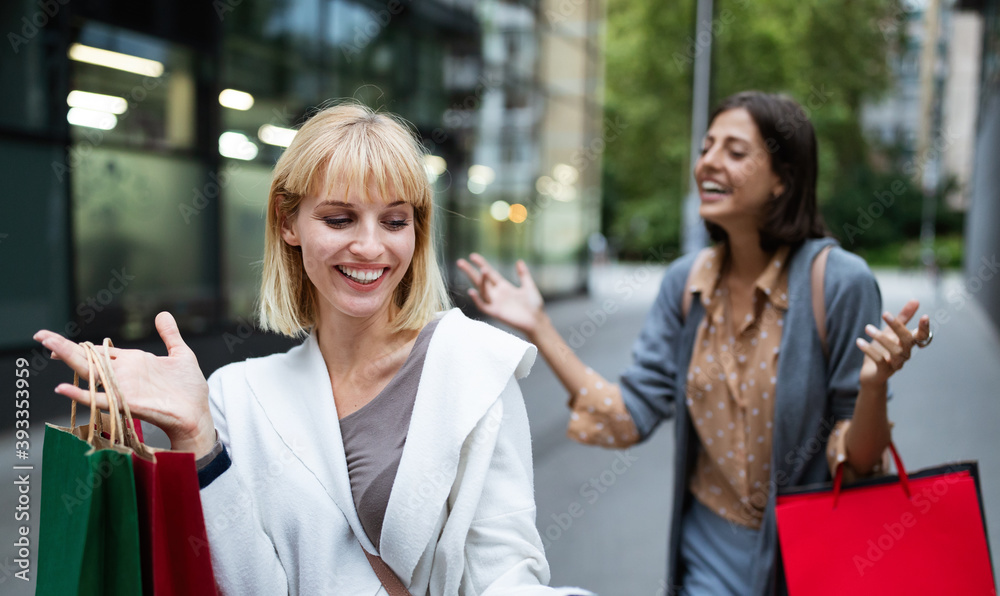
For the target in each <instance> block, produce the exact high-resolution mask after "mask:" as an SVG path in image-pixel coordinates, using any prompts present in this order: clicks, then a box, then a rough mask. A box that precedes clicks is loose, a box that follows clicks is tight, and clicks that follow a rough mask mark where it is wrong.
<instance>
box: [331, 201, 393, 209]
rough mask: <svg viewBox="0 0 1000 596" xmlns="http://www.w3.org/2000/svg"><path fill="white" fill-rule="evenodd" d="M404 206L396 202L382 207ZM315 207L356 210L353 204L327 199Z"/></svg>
mask: <svg viewBox="0 0 1000 596" xmlns="http://www.w3.org/2000/svg"><path fill="white" fill-rule="evenodd" d="M406 204H407V203H406V201H396V202H394V203H389V204H388V205H386V206H385V207H383V209H392V208H393V207H399V206H400V205H406ZM316 206H317V207H344V208H347V209H355V208H356V207H355V205H354V204H353V203H346V202H344V201H331V200H329V199H327V200H324V201H320V202H319V203H318V204H317V205H316Z"/></svg>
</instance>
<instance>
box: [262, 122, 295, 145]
mask: <svg viewBox="0 0 1000 596" xmlns="http://www.w3.org/2000/svg"><path fill="white" fill-rule="evenodd" d="M296 132H298V131H295V130H292V129H291V128H282V127H280V126H274V125H273V124H265V125H264V126H261V127H260V128H259V129H257V138H259V139H260V140H261V141H264V142H265V143H267V144H268V145H275V146H277V147H287V146H289V145H291V144H292V139H294V138H295V133H296Z"/></svg>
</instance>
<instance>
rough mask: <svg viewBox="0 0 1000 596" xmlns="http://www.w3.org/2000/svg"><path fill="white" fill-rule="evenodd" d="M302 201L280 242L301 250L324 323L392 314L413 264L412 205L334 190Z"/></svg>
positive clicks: (286, 226) (286, 224) (371, 195)
mask: <svg viewBox="0 0 1000 596" xmlns="http://www.w3.org/2000/svg"><path fill="white" fill-rule="evenodd" d="M321 187H325V188H331V189H333V190H332V191H331V192H329V193H327V194H325V195H322V194H320V193H312V194H310V195H309V196H308V197H306V198H304V199H303V200H302V203H301V204H300V205H299V208H298V210H297V212H296V214H295V215H294V216H293V217H291V218H288V219H286V221H285V222H284V224H283V225H282V232H281V233H282V238H284V240H285V242H287V243H288V244H290V245H292V246H298V247H300V248H301V250H302V262H303V267H304V269H305V272H306V275H307V276H308V277H309V280H310V281H312V283H313V285H314V286H315V287H316V291H317V294H318V296H317V298H318V302H319V304H318V310H319V312H320V315H321V319H325V318H327V317H329V316H331V315H332V316H334V317H336V316H338V315H337V313H340V315H346V316H348V317H354V318H370V317H372V316H375V315H382V314H385V315H387V314H388V311H389V308H390V304H391V303H392V300H393V296H394V294H395V291H396V288H397V286H398V285H399V283H400V281H401V280H402V279H403V276H404V275H405V274H406V271H407V270H408V269H409V267H410V262H411V261H412V259H413V252H414V247H415V244H416V235H415V232H414V225H413V205H411V204H410V203H407V202H405V201H401V200H397V199H396V197H383V196H380V195H379V194H378V192H377V191H376V190H375V189H370V191H369V196H368V197H367V200H366V198H365V197H363V196H361V195H360V194H359V193H357V192H354V191H352V192H350V193H347V194H340V195H339V196H338V194H337V191H336V190H335V189H336V185H332V186H326V185H322V186H321Z"/></svg>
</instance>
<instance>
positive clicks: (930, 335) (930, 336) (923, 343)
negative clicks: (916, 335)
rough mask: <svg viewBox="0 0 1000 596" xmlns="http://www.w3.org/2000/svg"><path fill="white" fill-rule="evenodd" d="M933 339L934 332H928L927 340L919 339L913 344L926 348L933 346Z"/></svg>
mask: <svg viewBox="0 0 1000 596" xmlns="http://www.w3.org/2000/svg"><path fill="white" fill-rule="evenodd" d="M933 339H934V332H933V331H928V332H927V339H918V340H916V341H914V342H913V343H915V344H917V347H920V348H926V347H927V346H929V345H931V340H933Z"/></svg>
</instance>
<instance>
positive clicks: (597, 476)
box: [0, 265, 1000, 596]
mask: <svg viewBox="0 0 1000 596" xmlns="http://www.w3.org/2000/svg"><path fill="white" fill-rule="evenodd" d="M662 272H663V270H662V268H661V267H655V268H654V267H646V266H617V265H609V266H606V267H603V268H601V269H598V270H597V271H596V272H595V274H594V275H593V279H592V283H591V295H590V297H579V298H571V299H564V300H559V301H554V302H553V303H552V304H551V305H550V306H549V313H550V315H551V317H552V319H553V320H554V322H555V324H556V326H557V328H558V329H559V330H560V332H562V334H563V336H564V337H567V338H569V339H570V340H571V341H573V342H574V343H575V344H577V345H579V346H580V347H579V348H578V350H577V351H578V353H579V355H580V356H581V357H582V358H583V360H584V361H585V362H587V363H588V364H589V365H590V366H592V367H593V368H594V369H595V370H596V371H597V372H599V373H601V374H602V375H604V376H606V377H607V378H609V379H617V374H618V372H619V371H621V370H622V369H623V368H624V367H625V366H626V365H627V363H628V362H629V359H630V354H629V352H630V347H631V344H632V341H633V340H634V338H635V337H636V335H637V334H638V330H639V328H640V327H641V325H642V321H643V319H644V317H645V314H646V311H647V310H648V309H649V306H650V305H651V303H652V301H653V298H654V296H655V293H656V291H657V288H658V286H659V280H660V277H661V275H662ZM876 273H877V275H878V277H879V280H880V284H881V287H882V292H883V298H884V303H885V308H886V309H888V310H890V311H892V312H897V311H898V310H899V308H900V307H901V306H902V304H903V303H904V302H905V301H906V300H907V299H908V298H909V297H917V298H918V299H920V300H921V302H922V305H923V306H922V308H921V312H930V313H932V314H933V317H934V320H935V322H934V327H933V329H934V335H935V340H934V343H933V346H932V347H930V348H928V349H927V350H926V351H918V352H917V353H916V354H915V355H914V357H913V360H912V361H911V362H910V363H909V364H908V366H907V367H906V368H905V370H904V371H903V372H902V373H901V374H900V375H899V376H898V378H896V379H895V380H894V383H893V391H894V395H895V396H894V399H893V400H892V402H891V403H890V418H891V420H892V421H893V422H895V430H894V439H895V442H896V445H897V446H898V449H899V452H900V454H901V456H902V457H903V461H904V462H905V463H906V465H907V467H908V468H911V469H917V468H921V467H926V466H931V465H936V464H941V463H944V462H949V461H955V460H968V459H976V460H979V466H980V471H981V475H982V478H983V486H982V492H983V497H984V499H985V509H986V515H987V520H988V521H989V523H990V528H989V529H990V537H991V543H992V544H993V545H994V547H996V545H997V544H998V542H1000V530H998V529H1000V449H998V445H1000V442H998V441H1000V439H997V433H996V429H994V428H993V424H996V421H997V420H1000V400H998V399H997V387H1000V366H998V364H1000V359H998V355H1000V339H998V337H997V335H996V333H995V331H994V328H993V327H992V326H991V325H990V324H989V321H988V320H987V319H986V317H985V315H984V314H983V313H982V311H981V310H980V308H979V307H978V305H977V303H976V302H975V301H973V300H971V299H969V298H968V297H965V296H963V295H962V293H961V289H962V288H963V287H969V288H971V289H970V290H969V291H972V290H975V289H976V288H978V287H980V286H981V285H982V284H981V283H976V282H975V281H974V282H973V283H971V284H970V283H967V280H963V279H962V278H961V277H960V276H959V275H958V274H951V275H949V276H947V277H946V278H945V279H944V281H943V282H942V284H941V287H940V289H938V290H937V292H935V290H934V288H933V287H932V285H931V284H930V283H929V282H928V281H927V279H926V278H925V277H923V276H922V275H920V274H910V273H901V272H897V271H879V272H876ZM982 283H996V281H995V280H994V281H993V282H989V281H982ZM949 298H950V299H949ZM945 315H947V316H945ZM911 326H912V325H911ZM521 387H522V390H523V393H524V396H525V401H526V403H527V408H528V413H529V417H530V419H531V431H532V436H533V440H534V460H535V492H536V499H537V503H538V518H537V524H538V528H539V530H540V532H541V534H542V536H543V541H544V543H545V546H546V551H547V554H548V558H549V562H550V565H551V567H552V583H553V585H578V586H582V587H586V588H589V589H591V590H594V591H595V592H597V593H599V594H604V595H620V594H626V595H632V594H637V595H649V596H656V595H663V594H666V590H665V586H664V580H665V559H666V542H667V529H668V528H667V526H668V523H669V522H668V511H669V506H670V503H669V499H670V493H671V487H670V484H671V481H670V479H669V478H670V466H671V462H672V452H673V446H672V435H673V431H672V428H671V425H670V424H665V425H663V426H662V427H661V428H660V429H658V431H657V432H656V433H655V434H654V435H653V437H652V438H651V439H650V440H649V441H648V442H646V443H644V444H643V445H640V446H638V447H635V448H633V449H631V450H629V451H627V452H618V451H610V450H604V449H599V448H594V447H585V446H582V445H579V444H577V443H575V442H573V441H571V440H569V439H567V438H566V436H565V425H566V420H567V410H566V407H565V403H566V397H567V396H566V394H565V392H564V391H563V389H562V388H561V386H559V384H558V382H557V381H556V380H555V378H554V377H553V375H552V373H551V372H550V370H549V369H548V367H547V365H546V364H545V363H544V361H542V360H541V359H539V360H538V361H537V362H536V364H535V366H534V368H533V370H532V372H531V374H530V375H529V376H528V377H527V378H526V379H525V380H523V381H522V383H521ZM67 409H68V408H67ZM39 413H40V412H39ZM49 421H52V422H55V423H58V424H66V422H67V421H66V420H60V419H55V420H49ZM32 422H36V420H35V419H34V418H33V419H32ZM37 423H38V425H39V426H40V424H41V420H37ZM0 444H2V445H5V446H8V448H9V447H10V446H12V445H13V434H12V432H10V431H5V432H4V434H3V435H2V436H0ZM32 450H33V452H34V453H35V454H37V456H36V457H35V458H33V461H32V462H31V463H34V464H36V469H35V472H34V474H35V475H36V476H35V478H36V479H37V478H39V477H40V472H41V471H40V463H41V462H40V459H41V458H40V454H41V441H40V440H39V439H36V442H35V443H33V444H32ZM9 474H10V472H9V471H8V472H7V473H6V474H5V476H4V478H5V480H4V483H3V486H4V488H3V490H0V507H2V508H3V510H4V511H6V512H12V511H13V510H14V507H15V503H16V498H17V497H16V493H15V490H14V488H13V485H12V484H11V483H12V481H13V479H14V478H13V477H11V476H10V475H9ZM38 486H39V484H35V485H34V487H36V488H35V490H34V492H33V494H32V496H33V498H34V499H36V501H35V504H34V505H37V497H38V495H39V493H38V492H37V487H38ZM34 505H33V515H32V517H33V518H34V516H35V512H37V509H35V508H34ZM18 525H20V523H19V522H15V521H14V519H13V516H12V515H11V514H10V513H5V514H4V515H3V516H0V538H2V543H3V545H4V546H3V548H0V591H2V592H3V593H4V594H10V595H11V596H14V595H21V594H31V593H32V589H33V584H32V586H30V587H29V586H25V585H24V584H23V582H21V581H20V580H16V579H14V578H13V577H12V575H11V574H13V573H14V572H15V571H16V568H15V566H14V565H13V558H14V557H13V556H12V554H13V547H12V546H11V543H12V542H13V540H14V537H15V533H16V528H17V526H18ZM32 537H34V538H36V539H37V527H36V528H34V529H33V530H32ZM31 552H32V558H34V556H35V554H36V552H37V551H36V543H33V544H32V547H31ZM993 560H994V566H996V564H997V563H998V562H1000V558H998V556H997V552H996V550H994V553H993ZM34 568H35V567H34V564H33V565H32V569H34Z"/></svg>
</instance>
